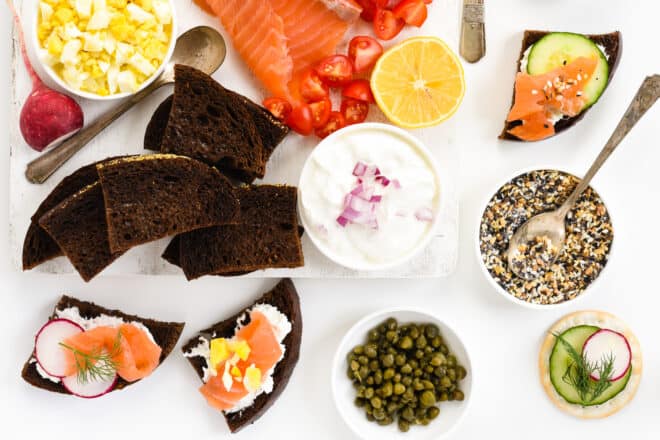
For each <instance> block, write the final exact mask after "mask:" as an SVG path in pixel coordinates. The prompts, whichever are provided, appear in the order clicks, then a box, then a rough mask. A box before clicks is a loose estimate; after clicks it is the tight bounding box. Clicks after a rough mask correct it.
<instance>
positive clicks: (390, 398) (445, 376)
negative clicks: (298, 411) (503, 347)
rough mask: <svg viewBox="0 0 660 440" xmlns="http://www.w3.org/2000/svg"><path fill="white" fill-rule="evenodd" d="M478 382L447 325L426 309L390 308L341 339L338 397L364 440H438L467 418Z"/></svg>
mask: <svg viewBox="0 0 660 440" xmlns="http://www.w3.org/2000/svg"><path fill="white" fill-rule="evenodd" d="M472 376H473V373H472V365H471V363H470V358H469V356H468V352H467V349H466V348H465V345H464V344H463V343H462V342H461V340H460V339H459V338H458V336H457V334H456V332H455V331H454V330H453V329H452V328H451V327H450V326H449V325H448V324H447V323H445V322H444V321H442V320H440V319H439V318H438V317H436V316H434V315H432V314H429V313H428V312H425V311H423V310H416V309H387V310H382V311H379V312H376V313H373V314H371V315H369V316H366V317H365V318H363V319H361V320H360V321H359V322H358V323H356V324H355V325H354V326H353V327H352V328H351V329H350V330H349V331H348V333H347V334H346V336H344V338H343V339H342V341H341V343H340V345H339V348H338V349H337V352H336V354H335V358H334V361H333V366H332V392H333V397H334V400H335V404H336V406H337V409H338V411H339V413H340V414H341V416H342V418H343V419H344V421H345V422H346V424H347V425H348V426H349V427H350V429H351V430H352V431H353V432H354V433H355V434H356V435H357V436H358V437H360V438H363V439H374V438H378V439H379V440H388V439H402V438H406V437H409V438H415V439H416V440H425V439H429V440H430V439H433V440H437V439H440V438H442V437H444V436H446V435H448V434H449V433H450V431H452V430H453V429H454V428H455V427H456V426H457V425H458V423H459V422H460V421H461V419H462V418H463V416H464V415H465V413H466V411H467V408H468V403H469V400H470V394H471V389H472V381H473V379H472Z"/></svg>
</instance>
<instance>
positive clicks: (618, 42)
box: [499, 30, 623, 142]
mask: <svg viewBox="0 0 660 440" xmlns="http://www.w3.org/2000/svg"><path fill="white" fill-rule="evenodd" d="M549 33H551V32H550V31H530V30H526V31H525V34H524V35H523V40H522V46H521V48H520V56H519V57H518V64H517V65H516V72H520V62H521V61H522V59H523V55H524V53H525V51H526V50H527V49H528V48H529V47H530V46H531V45H532V44H534V43H536V42H537V41H539V40H540V39H541V38H543V37H544V36H546V35H547V34H549ZM585 36H586V37H587V38H589V39H590V40H591V41H593V42H594V43H596V44H599V45H601V46H603V47H604V48H605V54H606V55H607V64H608V65H609V68H610V72H609V78H608V79H607V84H606V85H605V89H607V87H609V85H610V83H611V82H612V78H613V77H614V72H616V68H617V66H618V65H619V60H620V59H621V52H622V50H623V39H622V37H621V32H619V31H615V32H611V33H609V34H597V35H585ZM603 93H604V90H603ZM514 99H515V88H514V93H513V97H512V98H511V106H512V107H513V101H514ZM594 104H595V103H594ZM590 108H591V107H590ZM588 111H589V108H588V109H586V110H584V111H583V112H582V113H580V114H579V115H577V116H575V117H572V118H562V119H560V120H559V121H557V122H556V123H555V135H557V134H559V133H561V132H562V131H564V130H566V129H568V128H570V127H572V126H573V125H575V124H576V123H577V122H578V121H580V120H581V119H582V118H583V117H584V115H585V114H586V113H587V112H588ZM517 125H520V122H519V121H512V122H507V121H505V122H504V129H503V130H502V133H500V135H499V138H500V139H506V140H511V141H519V142H530V141H524V140H522V139H520V138H518V137H516V136H514V135H512V134H511V133H508V130H511V129H512V128H513V127H515V126H517Z"/></svg>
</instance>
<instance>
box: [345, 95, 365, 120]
mask: <svg viewBox="0 0 660 440" xmlns="http://www.w3.org/2000/svg"><path fill="white" fill-rule="evenodd" d="M341 114H342V115H344V119H346V125H351V124H357V123H359V122H364V120H365V119H367V115H368V114H369V103H368V102H365V101H360V100H359V99H353V98H344V99H342V101H341Z"/></svg>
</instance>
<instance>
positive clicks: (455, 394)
mask: <svg viewBox="0 0 660 440" xmlns="http://www.w3.org/2000/svg"><path fill="white" fill-rule="evenodd" d="M452 397H453V398H454V400H458V401H460V402H462V401H463V399H465V394H463V391H461V390H456V391H454V392H453V395H452Z"/></svg>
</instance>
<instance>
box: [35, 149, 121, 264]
mask: <svg viewBox="0 0 660 440" xmlns="http://www.w3.org/2000/svg"><path fill="white" fill-rule="evenodd" d="M119 157H120V156H116V157H109V158H107V159H104V160H102V161H100V162H103V161H107V160H113V159H117V158H119ZM122 157H126V156H122ZM97 163H99V162H94V163H92V164H89V165H85V166H84V167H82V168H79V169H77V170H76V171H74V172H73V173H72V174H70V175H68V176H66V177H65V178H64V179H62V181H61V182H60V183H58V184H57V186H55V188H53V190H52V191H51V192H50V194H48V196H47V197H46V198H45V199H44V201H43V202H41V204H40V205H39V207H38V208H37V211H36V212H35V213H34V214H33V215H32V217H31V218H30V226H29V227H28V231H27V233H26V234H25V240H24V241H23V270H29V269H33V268H35V267H36V266H38V265H40V264H42V263H45V262H46V261H48V260H50V259H53V258H55V257H59V256H61V255H63V253H62V250H61V249H60V247H59V246H58V245H57V243H55V241H54V240H53V239H52V238H51V236H50V235H49V234H48V233H47V232H46V231H44V229H43V228H42V227H41V226H39V219H40V218H41V217H42V216H43V215H44V214H45V213H47V212H48V211H50V210H51V209H53V208H54V207H55V206H57V205H59V204H60V203H61V202H63V201H64V200H65V199H67V198H69V197H70V196H72V195H74V194H75V193H77V192H78V191H80V190H81V189H83V188H85V187H86V186H88V185H91V184H92V183H94V182H96V181H97V180H99V175H98V173H97V172H96V164H97Z"/></svg>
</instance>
